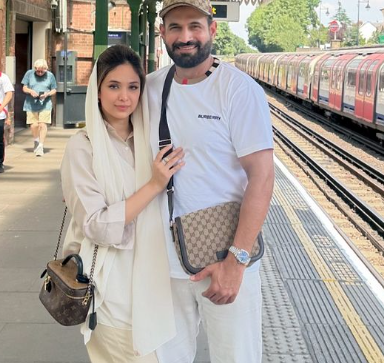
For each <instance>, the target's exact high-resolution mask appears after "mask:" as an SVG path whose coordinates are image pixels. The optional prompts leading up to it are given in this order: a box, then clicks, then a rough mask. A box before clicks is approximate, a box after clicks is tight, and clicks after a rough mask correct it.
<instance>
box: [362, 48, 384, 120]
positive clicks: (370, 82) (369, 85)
mask: <svg viewBox="0 0 384 363" xmlns="http://www.w3.org/2000/svg"><path fill="white" fill-rule="evenodd" d="M376 57H377V56H375V58H376ZM380 64H381V61H380V60H378V59H376V60H373V61H372V63H371V64H370V66H369V67H368V68H367V71H366V83H365V84H366V87H365V95H364V103H363V120H364V121H367V122H374V115H375V88H376V79H377V77H376V75H377V72H378V69H379V68H380Z"/></svg>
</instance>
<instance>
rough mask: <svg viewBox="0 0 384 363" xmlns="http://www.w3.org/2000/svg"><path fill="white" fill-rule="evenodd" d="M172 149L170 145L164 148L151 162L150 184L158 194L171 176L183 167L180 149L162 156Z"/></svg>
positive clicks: (182, 155) (182, 153) (182, 154)
mask: <svg viewBox="0 0 384 363" xmlns="http://www.w3.org/2000/svg"><path fill="white" fill-rule="evenodd" d="M171 149H172V145H168V146H166V147H164V148H163V149H162V150H161V151H160V152H159V153H158V154H157V155H156V158H155V160H154V162H153V168H152V169H153V174H152V178H151V180H150V182H149V183H150V184H151V185H152V186H153V187H154V188H155V189H156V191H157V193H160V192H161V191H163V190H164V188H165V187H166V186H167V184H168V181H169V179H170V178H171V176H172V175H174V174H175V173H177V172H178V171H179V170H180V169H181V168H182V167H183V166H184V165H185V162H184V161H183V160H182V159H183V157H184V152H183V149H182V148H181V147H178V148H177V149H175V150H173V151H172V152H171V153H170V154H169V155H168V156H167V157H165V158H164V155H165V154H166V153H167V152H168V151H169V150H171Z"/></svg>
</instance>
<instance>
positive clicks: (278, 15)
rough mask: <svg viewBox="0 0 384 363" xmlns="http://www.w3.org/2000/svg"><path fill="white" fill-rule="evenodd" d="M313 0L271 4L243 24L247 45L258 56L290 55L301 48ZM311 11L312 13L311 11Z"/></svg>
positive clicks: (281, 0)
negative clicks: (285, 52) (255, 51)
mask: <svg viewBox="0 0 384 363" xmlns="http://www.w3.org/2000/svg"><path fill="white" fill-rule="evenodd" d="M316 3H317V1H315V0H295V1H291V0H274V1H273V2H271V3H269V4H267V5H262V6H260V7H259V8H257V9H256V10H255V11H254V12H253V13H252V14H251V16H250V17H249V18H248V20H247V28H248V34H249V44H251V45H253V46H255V47H257V48H258V49H259V50H260V51H262V52H267V51H270V52H274V51H293V50H295V49H296V47H298V46H301V45H304V44H305V42H306V37H307V36H306V34H307V32H308V29H309V27H310V25H311V24H312V20H311V9H310V6H312V7H313V6H314V4H316ZM312 10H313V9H312Z"/></svg>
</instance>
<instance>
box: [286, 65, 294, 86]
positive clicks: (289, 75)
mask: <svg viewBox="0 0 384 363" xmlns="http://www.w3.org/2000/svg"><path fill="white" fill-rule="evenodd" d="M292 73H293V65H292V64H290V65H289V69H288V80H287V88H289V89H291V85H292V84H291V83H292Z"/></svg>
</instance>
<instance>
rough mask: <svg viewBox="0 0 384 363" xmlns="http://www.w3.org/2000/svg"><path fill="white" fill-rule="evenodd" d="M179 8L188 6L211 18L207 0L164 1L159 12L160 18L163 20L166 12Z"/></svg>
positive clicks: (210, 8) (209, 4) (209, 5)
mask: <svg viewBox="0 0 384 363" xmlns="http://www.w3.org/2000/svg"><path fill="white" fill-rule="evenodd" d="M179 6H190V7H192V8H195V9H196V10H199V11H200V12H202V13H203V14H205V15H207V16H210V17H212V6H211V3H210V2H209V0H164V1H163V8H162V9H161V11H160V14H159V15H160V17H161V18H164V16H165V14H167V13H168V11H170V10H172V9H174V8H177V7H179Z"/></svg>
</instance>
